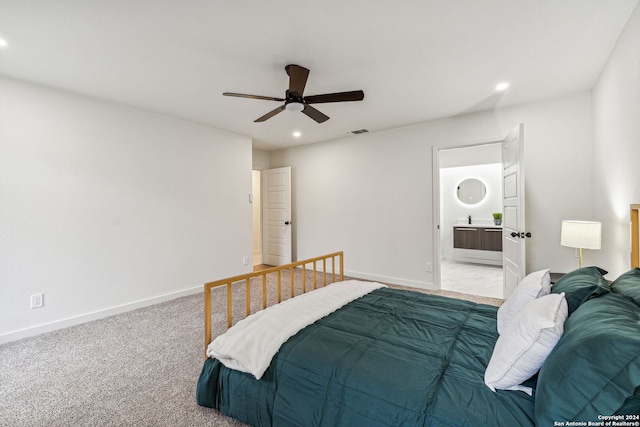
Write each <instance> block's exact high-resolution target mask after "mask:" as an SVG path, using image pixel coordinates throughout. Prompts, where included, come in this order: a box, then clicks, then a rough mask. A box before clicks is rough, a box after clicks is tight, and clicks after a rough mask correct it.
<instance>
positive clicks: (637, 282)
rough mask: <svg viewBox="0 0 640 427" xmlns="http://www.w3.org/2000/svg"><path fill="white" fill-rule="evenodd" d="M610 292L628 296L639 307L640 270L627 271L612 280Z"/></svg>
mask: <svg viewBox="0 0 640 427" xmlns="http://www.w3.org/2000/svg"><path fill="white" fill-rule="evenodd" d="M611 292H615V293H617V294H621V295H625V296H628V297H630V298H631V299H633V300H634V301H635V302H636V304H638V305H640V268H638V267H636V268H634V269H632V270H629V271H627V272H626V273H624V274H623V275H621V276H619V277H618V278H617V279H616V280H614V281H613V283H612V284H611Z"/></svg>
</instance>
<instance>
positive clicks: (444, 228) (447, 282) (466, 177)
mask: <svg viewBox="0 0 640 427" xmlns="http://www.w3.org/2000/svg"><path fill="white" fill-rule="evenodd" d="M438 157H439V159H438V165H439V185H440V188H439V193H440V199H439V202H440V203H439V204H440V242H439V244H440V258H439V260H438V261H439V263H440V268H439V271H440V288H441V289H444V290H450V291H455V292H461V293H467V294H474V295H481V296H487V297H492V298H502V297H503V280H504V279H503V258H502V228H501V224H496V223H497V222H500V221H495V220H494V214H501V213H502V145H501V144H500V143H491V144H481V145H475V146H467V147H461V148H451V149H443V150H439V151H438ZM496 216H498V215H496ZM496 219H498V218H496ZM499 219H501V218H499Z"/></svg>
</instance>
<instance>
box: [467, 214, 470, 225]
mask: <svg viewBox="0 0 640 427" xmlns="http://www.w3.org/2000/svg"><path fill="white" fill-rule="evenodd" d="M467 219H468V220H469V225H471V215H469V216H468V217H467Z"/></svg>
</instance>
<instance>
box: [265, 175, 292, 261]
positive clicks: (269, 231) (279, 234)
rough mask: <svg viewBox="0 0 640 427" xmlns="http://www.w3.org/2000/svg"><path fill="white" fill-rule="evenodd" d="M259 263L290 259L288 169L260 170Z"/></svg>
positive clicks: (289, 184) (289, 186)
mask: <svg viewBox="0 0 640 427" xmlns="http://www.w3.org/2000/svg"><path fill="white" fill-rule="evenodd" d="M262 207H263V211H262V217H263V226H262V232H263V239H262V242H263V251H262V262H263V263H265V264H268V265H283V264H288V263H290V262H291V168H290V167H284V168H277V169H268V170H264V171H262Z"/></svg>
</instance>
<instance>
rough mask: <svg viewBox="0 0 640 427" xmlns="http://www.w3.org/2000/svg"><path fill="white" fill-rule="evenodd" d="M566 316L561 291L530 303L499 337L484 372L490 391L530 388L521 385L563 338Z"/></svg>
mask: <svg viewBox="0 0 640 427" xmlns="http://www.w3.org/2000/svg"><path fill="white" fill-rule="evenodd" d="M568 315H569V309H568V308H567V300H566V299H565V297H564V292H563V293H561V294H550V295H545V296H543V297H540V298H538V299H535V300H533V301H531V302H530V303H529V304H527V306H526V307H525V309H524V310H523V311H522V312H521V313H520V314H518V315H517V316H516V317H515V318H513V320H512V321H511V322H510V323H509V325H507V327H506V329H505V330H504V333H503V334H502V335H500V337H499V338H498V341H497V342H496V345H495V347H494V348H493V354H492V355H491V360H490V361H489V365H488V366H487V370H486V371H485V373H484V382H485V384H486V385H487V386H489V388H490V389H491V390H493V391H495V390H496V389H502V390H521V391H524V392H525V393H528V394H529V395H530V394H531V388H529V387H523V386H521V385H520V384H521V383H522V382H523V381H526V380H527V379H529V378H531V377H532V376H533V375H534V374H535V373H536V372H538V371H539V370H540V367H541V366H542V363H543V362H544V361H545V359H546V358H547V356H548V355H549V353H551V350H553V347H555V345H556V343H557V342H558V340H559V339H560V337H561V336H562V332H563V331H564V322H565V320H567V317H568Z"/></svg>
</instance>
